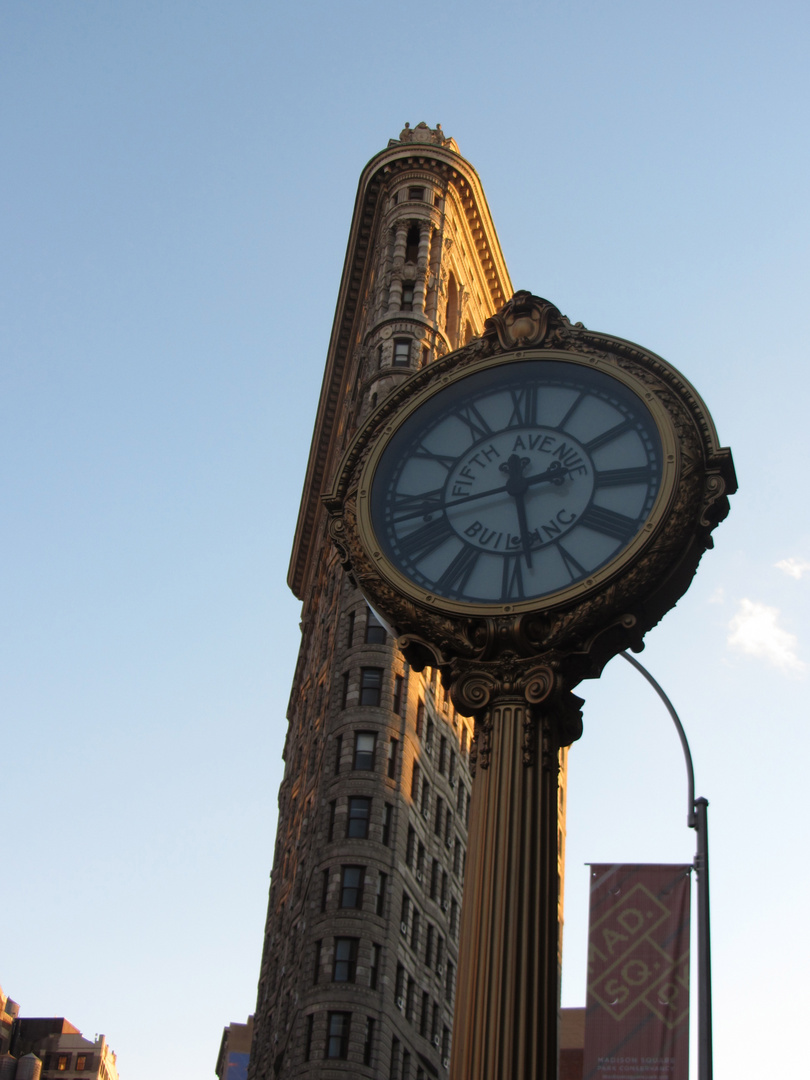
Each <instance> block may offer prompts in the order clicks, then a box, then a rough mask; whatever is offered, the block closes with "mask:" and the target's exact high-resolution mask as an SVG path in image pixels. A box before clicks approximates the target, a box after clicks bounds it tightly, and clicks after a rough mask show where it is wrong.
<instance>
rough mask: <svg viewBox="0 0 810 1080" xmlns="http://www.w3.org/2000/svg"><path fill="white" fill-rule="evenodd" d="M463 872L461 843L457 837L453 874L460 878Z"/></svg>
mask: <svg viewBox="0 0 810 1080" xmlns="http://www.w3.org/2000/svg"><path fill="white" fill-rule="evenodd" d="M460 871H461V841H460V840H459V838H458V837H456V842H455V845H454V847H453V873H454V874H455V875H456V877H458V875H459V873H460Z"/></svg>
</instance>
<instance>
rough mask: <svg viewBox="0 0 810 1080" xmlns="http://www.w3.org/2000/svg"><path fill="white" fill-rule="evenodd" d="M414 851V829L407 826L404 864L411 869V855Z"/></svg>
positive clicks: (411, 826)
mask: <svg viewBox="0 0 810 1080" xmlns="http://www.w3.org/2000/svg"><path fill="white" fill-rule="evenodd" d="M415 850H416V829H414V827H413V825H409V826H408V842H407V843H406V845H405V862H406V863H407V865H408V866H410V867H411V868H413V853H414V851H415Z"/></svg>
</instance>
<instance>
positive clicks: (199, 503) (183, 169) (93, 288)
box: [0, 0, 810, 1080]
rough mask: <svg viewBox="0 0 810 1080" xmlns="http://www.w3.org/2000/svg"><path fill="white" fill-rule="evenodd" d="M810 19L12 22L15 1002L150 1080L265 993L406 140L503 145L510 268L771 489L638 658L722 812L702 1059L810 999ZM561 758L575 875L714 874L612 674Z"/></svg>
mask: <svg viewBox="0 0 810 1080" xmlns="http://www.w3.org/2000/svg"><path fill="white" fill-rule="evenodd" d="M809 30H810V15H809V14H808V10H807V7H806V5H805V4H801V3H798V2H796V3H789V2H784V0H776V2H775V3H772V4H771V5H770V6H769V8H768V9H767V12H766V11H765V10H764V9H763V8H762V6H761V5H755V4H752V3H748V2H737V3H733V4H732V3H730V2H729V3H726V2H716V3H703V4H697V3H693V2H690V0H687V2H685V3H681V4H679V5H676V6H673V5H664V4H660V3H650V2H649V0H645V2H642V0H639V2H629V0H624V2H622V0H614V2H612V3H610V4H608V3H605V2H597V0H591V2H578V0H571V2H568V3H564V2H562V0H559V2H555V3H550V2H546V3H542V2H534V3H529V2H525V0H518V2H516V3H512V4H510V5H509V6H508V8H505V9H503V13H502V14H501V13H499V12H498V11H497V10H496V9H495V8H493V6H492V5H491V4H483V3H480V2H479V0H470V2H468V3H465V4H462V3H459V2H457V0H449V2H447V3H444V4H442V5H433V4H428V3H425V2H423V0H414V2H412V3H411V4H408V5H402V4H396V5H394V4H386V3H379V2H378V3H370V2H357V0H346V2H344V3H342V4H340V5H338V4H328V3H323V2H320V3H318V2H306V0H303V2H300V3H299V4H298V5H297V6H296V7H295V8H293V7H292V6H285V7H284V8H281V7H280V6H279V5H274V4H272V3H268V2H264V3H260V2H258V0H234V2H231V3H227V4H226V3H223V2H213V0H197V2H195V3H190V2H187V0H172V3H170V4H166V3H156V2H154V0H139V2H138V3H134V2H132V0H117V2H116V0H4V3H3V4H2V5H0V94H2V108H1V109H0V144H1V145H2V147H3V158H4V167H3V169H2V171H0V199H1V200H2V215H0V246H1V248H2V252H3V258H2V263H1V264H0V273H2V278H3V280H2V289H0V334H1V335H2V344H1V346H0V347H1V349H2V351H1V352H0V356H1V357H2V372H1V373H0V378H1V379H2V382H1V383H0V411H1V412H2V415H1V416H0V484H1V485H2V521H3V525H2V537H3V558H2V561H0V575H1V576H2V604H1V605H0V619H1V620H2V624H1V625H2V631H1V632H2V638H3V640H2V648H1V649H0V679H1V680H2V682H1V684H0V710H2V712H1V714H0V720H1V721H2V727H0V732H1V733H2V734H0V746H1V747H2V761H3V765H4V768H3V769H2V780H0V794H2V806H3V810H4V821H5V826H6V828H5V841H6V842H5V850H6V858H5V860H4V872H3V874H2V875H0V910H2V911H3V912H4V916H5V918H4V926H5V930H4V934H3V941H2V950H1V951H0V983H2V985H3V987H4V989H5V990H6V992H8V993H10V994H11V996H12V997H14V998H15V999H16V1000H18V1001H19V1002H20V1003H21V1005H22V1008H23V1011H24V1012H25V1013H26V1014H27V1015H53V1014H57V1015H65V1016H67V1017H68V1018H69V1019H71V1020H72V1021H73V1022H74V1023H75V1024H77V1025H78V1026H79V1027H80V1028H82V1030H83V1031H84V1032H85V1034H89V1035H90V1036H92V1035H93V1034H94V1033H95V1032H101V1031H103V1032H104V1033H105V1034H106V1035H107V1037H108V1039H109V1040H110V1042H111V1044H112V1046H113V1047H114V1049H115V1050H116V1051H117V1052H118V1055H119V1067H120V1071H121V1074H122V1076H123V1078H124V1080H138V1077H142V1076H143V1077H145V1076H150V1077H151V1078H153V1080H164V1078H165V1080H168V1078H169V1077H171V1078H172V1080H177V1078H181V1080H185V1078H186V1077H188V1078H189V1080H191V1078H192V1077H197V1076H205V1075H209V1076H210V1075H213V1070H214V1065H215V1061H216V1054H217V1050H218V1046H219V1039H220V1036H221V1031H222V1027H223V1026H224V1025H225V1024H226V1023H228V1022H229V1021H231V1020H244V1018H245V1016H246V1015H247V1014H248V1013H249V1012H251V1011H252V1009H253V1007H254V1004H255V988H256V982H257V978H258V968H259V957H260V950H261V941H262V927H263V921H264V910H265V904H266V896H267V887H268V876H269V870H270V864H271V861H272V850H273V839H274V832H275V813H276V809H275V808H276V793H277V788H278V783H279V781H280V777H281V748H282V744H283V739H284V734H285V728H286V724H285V712H286V706H287V698H288V694H289V685H290V680H291V676H292V670H293V666H294V663H295V654H296V650H297V642H298V633H297V623H298V617H299V605H298V604H297V603H296V602H295V600H294V599H293V598H292V596H291V595H290V594H289V592H288V591H287V589H286V584H285V579H286V570H287V563H288V559H289V551H290V545H291V541H292V535H293V529H294V522H295V515H296V512H297V508H298V498H299V494H300V489H301V484H302V480H303V475H304V469H305V466H306V456H307V452H308V448H309V439H310V435H311V430H312V422H313V418H314V413H315V407H316V402H317V395H318V390H319V387H320V379H321V374H322V370H323V363H324V358H325V354H326V348H327V343H328V339H329V332H330V328H331V321H332V317H333V313H334V305H335V300H336V296H337V289H338V283H339V279H340V272H341V269H342V263H343V257H344V253H345V245H346V239H347V235H348V230H349V224H350V218H351V211H352V205H353V200H354V194H355V189H356V184H357V179H358V177H359V174H360V171H361V169H362V168H363V166H364V165H365V163H366V161H367V160H368V159H369V158H370V157H371V156H372V155H373V154H375V153H376V152H377V151H378V150H380V149H382V148H383V147H384V146H385V145H386V142H387V140H388V139H389V138H391V137H396V136H397V135H398V133H399V131H400V130H401V128H402V126H403V125H404V123H405V121H406V120H407V121H409V122H410V123H411V124H412V125H413V124H416V123H418V122H419V121H420V120H425V121H427V122H428V123H430V124H431V125H435V123H436V122H437V121H439V122H441V123H442V126H443V128H444V130H445V132H446V133H447V134H448V135H451V136H453V137H454V138H455V139H456V140H457V141H458V143H459V146H460V148H461V151H462V153H463V154H464V155H465V156H466V157H468V159H469V160H470V161H471V162H472V163H473V164H474V165H475V167H476V169H477V170H478V172H479V174H480V176H481V179H482V182H483V184H484V188H485V190H486V193H487V197H488V199H489V203H490V207H491V210H492V214H493V218H494V220H495V223H496V227H497V228H498V232H499V235H500V239H501V244H502V247H503V250H504V254H505V257H506V260H507V264H508V266H509V269H510V272H511V275H512V280H513V282H514V284H515V287H516V288H528V289H531V290H532V291H533V292H536V293H539V294H540V295H542V296H545V297H547V298H548V299H550V300H552V301H553V302H554V303H556V304H557V305H558V306H559V307H560V308H562V310H563V311H564V312H565V313H566V314H567V315H569V316H570V317H571V318H572V319H574V320H581V321H582V322H584V323H585V324H586V326H588V327H590V328H593V329H598V330H604V331H607V332H610V333H614V334H617V335H620V336H624V337H627V338H630V339H631V340H635V341H638V342H640V343H642V344H643V345H645V346H646V347H649V348H651V349H653V350H654V351H656V352H658V353H660V354H661V355H663V356H665V357H666V358H667V360H669V361H670V362H671V363H673V364H674V365H675V366H676V367H678V368H679V369H680V370H681V371H683V372H684V374H685V375H686V376H687V377H688V378H689V379H690V380H691V381H692V382H693V383H694V384H695V385H696V387H697V388H698V390H699V391H700V393H701V394H702V395H703V397H704V398H705V400H706V402H707V404H708V405H709V408H710V409H711V411H712V414H713V416H714V419H715V421H716V423H717V426H718V429H719V432H720V437H721V440H722V442H723V444H725V445H729V446H731V447H732V450H733V452H734V456H735V462H736V466H737V471H738V475H739V480H740V491H739V494H738V495H737V496H735V498H734V500H733V505H732V512H731V516H730V517H729V519H728V521H727V522H726V523H725V524H723V525H722V526H721V527H720V528H719V529H718V531H717V533H716V534H715V535H716V548H715V550H714V551H711V552H709V553H707V555H706V556H705V558H704V561H703V563H702V565H701V567H700V569H699V571H698V574H697V577H696V579H695V582H694V585H693V587H692V589H691V590H690V592H689V593H688V594H687V595H686V597H684V599H683V600H682V601H681V602H680V604H679V605H678V607H677V608H676V610H675V611H673V612H672V613H670V614H669V615H668V616H667V617H666V618H665V619H664V621H663V622H662V624H661V625H660V626H659V627H658V628H656V629H655V630H654V631H653V632H651V633H650V635H649V636H648V645H647V649H646V650H645V653H644V655H643V656H642V658H641V659H642V660H643V662H644V663H645V664H647V666H648V667H649V668H650V669H651V671H652V672H653V673H654V675H655V676H656V678H658V680H659V681H660V682H661V683H662V684H663V686H664V687H665V688H666V690H667V692H668V693H669V695H670V697H671V698H672V699H673V702H674V704H675V706H676V708H677V709H678V711H679V713H680V715H681V718H682V719H683V722H684V724H685V726H686V729H687V733H688V735H689V738H690V741H691V744H692V751H693V754H694V758H695V766H696V772H697V787H698V793H699V794H703V795H705V796H706V797H708V798H709V800H710V804H711V805H710V811H709V813H710V828H711V852H712V903H713V909H712V914H713V928H712V929H713V942H714V947H715V954H714V965H715V966H714V982H715V1031H716V1045H715V1075H716V1077H717V1080H738V1078H739V1077H741V1076H746V1075H751V1076H759V1075H765V1074H769V1075H779V1074H780V1073H783V1072H784V1073H787V1071H788V1070H789V1069H790V1070H791V1071H792V1070H793V1069H794V1068H795V1060H796V1051H795V1050H794V1049H793V1047H792V1046H791V1045H790V1039H789V1037H787V1036H786V1037H784V1038H782V1037H780V1038H777V1039H775V1038H774V1032H775V1031H781V1032H790V1031H798V1030H800V1016H801V1017H802V1018H803V1016H804V1012H805V1002H806V989H805V970H804V967H805V955H804V954H805V952H806V950H803V949H802V948H801V947H800V946H801V943H802V942H803V940H804V937H805V935H806V931H805V929H804V919H805V910H804V909H805V904H804V896H805V895H806V893H807V892H808V889H809V888H810V880H808V872H807V860H806V857H805V852H806V847H807V840H808V809H809V807H808V802H809V801H810V794H808V785H807V782H806V769H805V762H806V760H807V755H808V751H810V736H808V731H807V723H806V716H807V689H808V680H807V672H808V667H807V665H808V663H810V651H809V650H808V635H809V633H810V626H808V615H807V610H808V605H807V599H808V590H810V515H808V511H807V501H806V500H807V495H806V492H807V482H806V479H805V475H804V471H805V468H804V462H805V460H806V457H807V451H806V430H807V400H808V374H807V367H808V343H807V334H806V322H807V318H806V313H807V304H808V301H807V296H808V295H809V294H810V280H808V278H810V274H809V273H808V250H809V247H810V245H809V244H808V240H809V239H810V223H809V221H808V218H810V210H809V209H808V200H807V191H808V186H809V185H808V179H810V178H809V177H808V173H809V172H810V154H809V153H808V140H807V131H808V129H809V128H810V124H809V123H808V116H807V112H808V102H810V86H809V85H808V83H810V78H808V66H807V60H806V56H807V50H808V31H809ZM580 692H581V694H582V696H584V697H585V698H586V701H587V704H586V711H585V735H584V737H583V739H582V741H581V742H580V743H579V744H578V745H577V746H576V747H575V748H574V750H573V751H572V754H571V774H570V801H569V825H568V827H569V869H568V876H567V883H566V894H567V933H566V938H565V974H564V990H563V993H564V1002H565V1003H566V1004H572V1005H573V1004H581V1003H583V1002H584V982H585V972H584V942H585V933H586V915H585V905H586V902H587V870H586V869H585V867H584V865H583V864H584V863H585V862H586V861H593V862H607V861H613V860H626V861H639V862H643V861H655V862H658V861H674V862H678V861H687V862H688V861H691V858H692V856H693V853H694V836H693V834H692V833H691V832H690V831H689V830H688V829H687V828H686V825H685V813H686V811H685V802H686V795H685V779H684V773H683V763H682V759H681V755H680V747H679V745H678V742H677V737H676V735H675V732H674V729H672V727H671V724H670V721H669V718H668V717H667V715H666V713H665V711H664V710H663V707H662V706H660V705H659V704H658V702H657V699H655V697H654V695H653V693H652V691H651V690H650V689H649V687H647V685H646V683H644V681H643V680H642V679H641V678H640V677H639V676H638V675H637V674H636V673H634V672H633V671H632V670H631V669H630V666H629V665H628V664H626V663H624V662H623V661H622V660H621V659H617V660H615V661H613V662H612V663H611V665H610V666H609V667H608V669H607V670H606V672H605V675H604V676H603V678H602V679H601V680H600V681H599V682H598V683H593V684H586V685H585V686H584V687H583V688H582V690H581V691H580Z"/></svg>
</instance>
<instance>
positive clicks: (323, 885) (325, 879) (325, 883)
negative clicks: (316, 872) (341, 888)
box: [321, 870, 329, 911]
mask: <svg viewBox="0 0 810 1080" xmlns="http://www.w3.org/2000/svg"><path fill="white" fill-rule="evenodd" d="M328 892H329V871H328V870H324V872H323V878H322V881H321V911H326V896H327V893H328Z"/></svg>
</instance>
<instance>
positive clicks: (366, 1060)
mask: <svg viewBox="0 0 810 1080" xmlns="http://www.w3.org/2000/svg"><path fill="white" fill-rule="evenodd" d="M373 1046H374V1017H373V1016H367V1017H366V1040H365V1042H364V1043H363V1064H364V1065H370V1064H371V1052H372V1048H373Z"/></svg>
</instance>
